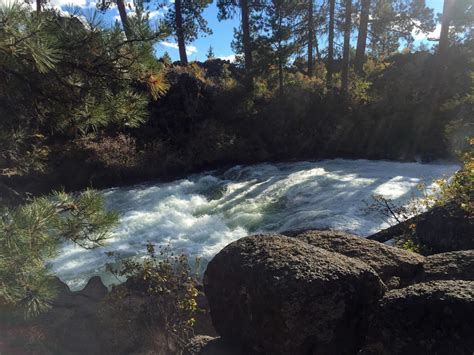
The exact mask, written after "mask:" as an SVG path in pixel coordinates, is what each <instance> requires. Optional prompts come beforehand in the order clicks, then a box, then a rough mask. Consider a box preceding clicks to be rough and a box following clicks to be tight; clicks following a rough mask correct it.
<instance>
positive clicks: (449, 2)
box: [438, 0, 456, 58]
mask: <svg viewBox="0 0 474 355" xmlns="http://www.w3.org/2000/svg"><path fill="white" fill-rule="evenodd" d="M455 2H456V0H444V4H443V17H442V19H441V33H440V35H439V44H438V58H444V56H445V55H446V52H447V51H448V48H449V25H450V23H451V12H452V9H453V6H454V3H455Z"/></svg>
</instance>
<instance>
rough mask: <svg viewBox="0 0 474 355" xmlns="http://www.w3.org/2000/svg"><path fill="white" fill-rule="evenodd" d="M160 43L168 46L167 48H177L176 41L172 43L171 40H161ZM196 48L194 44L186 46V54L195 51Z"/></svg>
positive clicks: (196, 50)
mask: <svg viewBox="0 0 474 355" xmlns="http://www.w3.org/2000/svg"><path fill="white" fill-rule="evenodd" d="M161 45H163V46H165V47H168V48H173V49H178V44H177V43H172V42H167V41H163V42H161ZM197 52H198V49H197V48H196V46H186V54H187V55H191V54H193V53H197Z"/></svg>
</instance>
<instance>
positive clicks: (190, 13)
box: [165, 0, 212, 65]
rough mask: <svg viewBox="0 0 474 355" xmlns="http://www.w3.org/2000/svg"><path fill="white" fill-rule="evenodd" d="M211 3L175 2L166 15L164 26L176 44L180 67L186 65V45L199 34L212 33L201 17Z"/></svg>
mask: <svg viewBox="0 0 474 355" xmlns="http://www.w3.org/2000/svg"><path fill="white" fill-rule="evenodd" d="M211 2H212V0H186V1H182V0H176V1H175V2H174V6H173V7H171V8H170V9H169V11H168V12H167V13H166V17H165V24H166V26H167V27H168V28H169V30H170V31H171V34H172V35H173V36H174V37H175V39H176V41H177V43H178V50H179V58H180V61H181V64H182V65H187V64H188V57H187V54H186V44H188V43H191V42H193V41H194V40H196V39H197V38H198V36H199V34H200V33H203V34H211V33H212V31H211V29H210V28H209V27H208V26H207V21H206V19H204V17H203V16H202V12H203V11H204V9H205V8H206V7H207V6H208V5H209V4H210V3H211Z"/></svg>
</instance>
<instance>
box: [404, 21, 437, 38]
mask: <svg viewBox="0 0 474 355" xmlns="http://www.w3.org/2000/svg"><path fill="white" fill-rule="evenodd" d="M440 33H441V24H440V23H438V24H437V25H436V28H435V29H434V30H433V31H431V32H429V33H423V32H421V31H420V30H418V29H414V30H413V31H412V33H411V34H412V36H413V38H414V39H415V41H423V40H438V39H439V35H440Z"/></svg>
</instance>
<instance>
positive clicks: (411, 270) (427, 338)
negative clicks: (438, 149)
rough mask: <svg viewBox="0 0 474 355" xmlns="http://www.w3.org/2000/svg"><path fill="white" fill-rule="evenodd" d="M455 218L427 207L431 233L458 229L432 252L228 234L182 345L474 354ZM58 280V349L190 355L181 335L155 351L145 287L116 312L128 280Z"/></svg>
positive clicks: (346, 240) (51, 334)
mask: <svg viewBox="0 0 474 355" xmlns="http://www.w3.org/2000/svg"><path fill="white" fill-rule="evenodd" d="M440 216H441V217H440ZM450 218H452V215H448V214H443V213H435V212H433V211H430V212H429V213H427V214H425V215H423V216H421V219H420V220H421V221H422V222H421V225H422V226H423V227H422V228H421V229H420V231H421V235H422V236H424V237H425V240H433V241H435V243H437V241H439V240H441V236H440V233H442V234H445V235H448V236H450V239H451V240H453V236H454V235H456V236H457V239H456V240H455V243H454V244H451V245H450V246H447V247H445V249H446V250H449V251H447V252H442V253H436V254H433V255H428V256H423V255H420V254H417V253H413V252H410V251H407V250H403V249H399V248H396V247H393V246H389V245H385V244H383V243H380V242H378V241H376V240H371V239H372V238H361V237H358V236H354V235H350V234H347V233H344V232H338V231H331V230H324V231H320V230H313V231H302V232H289V233H285V234H286V235H280V234H266V235H253V236H248V237H245V238H242V239H239V240H237V241H235V242H233V243H231V244H229V245H228V246H226V247H225V248H224V249H222V250H221V251H220V252H219V253H218V254H217V255H216V256H215V257H214V258H213V259H212V260H211V262H210V263H209V264H208V266H207V270H206V272H205V275H204V279H203V285H197V289H198V290H199V295H198V297H197V301H198V309H199V310H200V312H199V313H198V314H197V316H196V325H195V326H194V331H193V332H194V334H195V336H194V337H193V338H191V339H190V341H189V342H188V344H187V345H186V346H184V349H185V350H184V354H188V355H197V354H201V355H214V354H221V355H226V354H229V355H243V354H453V353H455V354H472V353H473V351H474V338H473V337H472V334H474V323H473V322H472V319H474V247H471V244H470V243H472V238H473V236H474V233H472V231H473V224H472V220H471V219H469V218H464V219H457V220H456V223H452V221H453V220H452V219H450ZM454 218H458V217H456V215H455V216H454ZM450 226H451V227H453V226H454V227H455V229H454V231H453V230H452V229H451V230H449V228H450ZM392 230H393V229H392ZM386 233H387V232H386ZM422 233H425V234H422ZM392 234H393V233H392ZM395 234H396V233H395ZM427 236H429V237H430V238H431V239H429V238H427ZM438 246H439V243H438ZM460 246H461V247H462V248H461V247H460ZM452 249H455V251H451V250H452ZM456 249H464V250H456ZM437 250H439V249H437ZM57 289H58V297H57V298H56V300H55V301H54V302H53V305H52V306H53V307H52V309H51V311H50V312H48V313H46V314H44V315H42V316H40V317H39V318H38V319H37V320H36V321H35V325H36V326H39V327H41V328H42V329H45V330H46V333H47V336H46V337H47V338H50V339H51V338H52V339H54V340H55V342H56V345H55V346H56V347H57V349H58V351H57V352H54V351H53V353H61V354H85V353H87V354H151V353H153V354H154V353H159V354H180V353H183V352H182V351H181V350H180V351H178V350H176V349H177V348H174V347H173V346H174V345H173V344H171V345H170V344H167V346H165V347H162V350H160V351H158V352H156V347H155V351H152V352H150V344H155V345H156V344H157V343H160V342H164V340H163V336H162V334H160V332H159V331H158V332H155V333H153V334H152V335H150V333H149V332H148V333H147V332H146V331H145V329H142V328H143V327H141V326H140V324H139V323H137V322H136V320H134V318H133V313H134V312H135V313H139V312H140V307H141V304H142V301H143V300H141V299H140V297H136V296H133V297H129V298H127V302H128V303H129V304H128V306H129V307H130V306H131V308H130V309H131V310H132V314H131V317H130V319H128V318H127V317H125V318H124V317H123V314H119V315H120V317H121V318H124V319H125V323H123V322H122V323H117V322H116V319H115V318H116V316H117V308H115V306H114V307H110V306H109V301H110V298H111V297H117V295H119V296H120V295H121V292H123V291H124V289H123V288H120V287H118V288H114V289H113V290H112V291H111V292H109V291H108V290H107V288H106V287H105V286H104V285H103V284H102V282H101V280H100V278H98V277H93V278H92V279H90V280H89V282H88V283H87V285H86V287H85V288H84V289H83V290H81V291H77V292H71V291H70V290H69V288H68V287H67V285H65V284H64V283H62V282H61V281H60V280H59V279H58V280H57ZM120 317H119V318H120ZM124 319H121V321H123V320H124ZM127 319H128V320H127ZM150 337H151V338H152V339H149V338H150ZM182 348H183V347H181V349H182ZM40 353H41V352H40Z"/></svg>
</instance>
